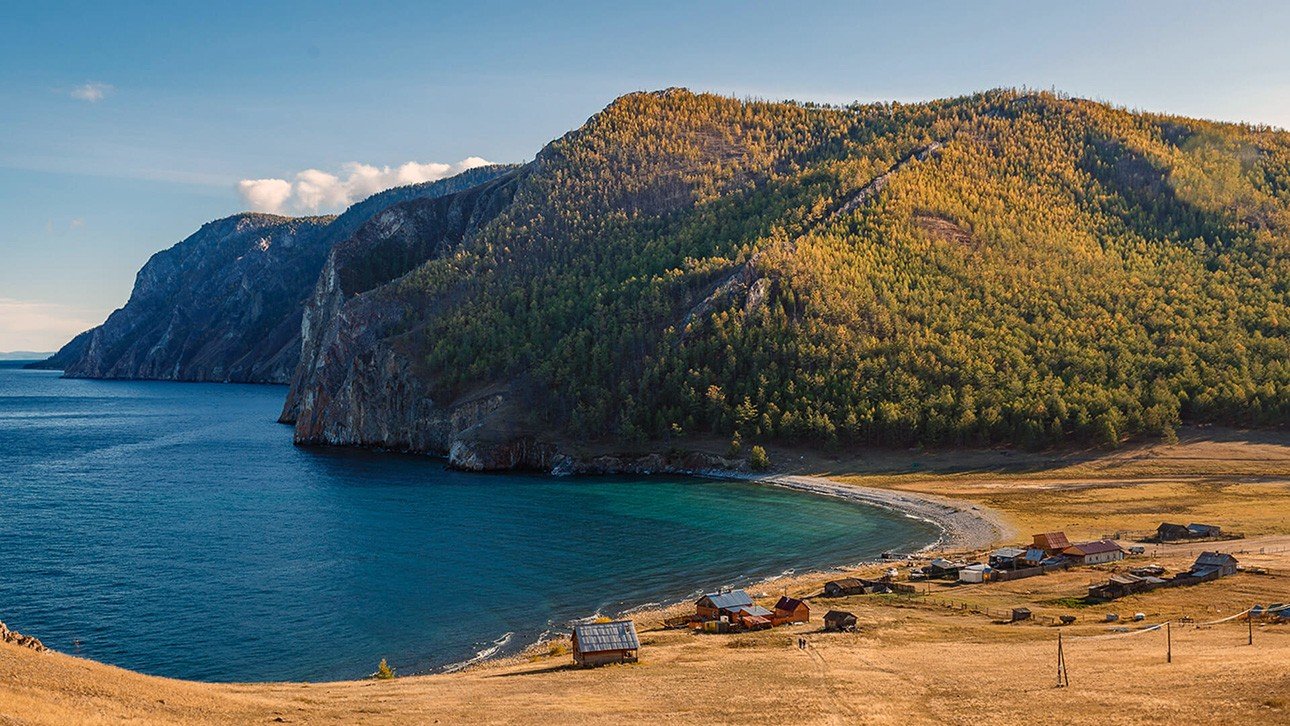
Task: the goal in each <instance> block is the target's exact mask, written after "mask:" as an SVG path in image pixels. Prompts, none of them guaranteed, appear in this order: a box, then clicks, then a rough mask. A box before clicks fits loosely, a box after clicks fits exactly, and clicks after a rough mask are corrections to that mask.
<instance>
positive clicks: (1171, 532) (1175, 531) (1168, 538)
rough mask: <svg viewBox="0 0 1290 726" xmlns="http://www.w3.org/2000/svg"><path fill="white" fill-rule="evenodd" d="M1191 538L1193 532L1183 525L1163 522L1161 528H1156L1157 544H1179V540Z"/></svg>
mask: <svg viewBox="0 0 1290 726" xmlns="http://www.w3.org/2000/svg"><path fill="white" fill-rule="evenodd" d="M1190 538H1191V532H1190V531H1189V530H1188V529H1187V528H1186V527H1184V526H1183V525H1181V524H1171V523H1169V522H1161V523H1160V526H1159V527H1156V541H1157V542H1177V541H1179V540H1184V539H1190Z"/></svg>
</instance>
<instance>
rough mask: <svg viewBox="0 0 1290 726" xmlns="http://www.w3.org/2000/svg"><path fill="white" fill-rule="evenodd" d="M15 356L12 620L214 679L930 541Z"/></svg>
mask: <svg viewBox="0 0 1290 726" xmlns="http://www.w3.org/2000/svg"><path fill="white" fill-rule="evenodd" d="M58 375H59V374H58V373H56V372H48V371H24V370H20V369H19V368H18V367H17V365H15V364H9V363H0V620H3V621H5V622H6V623H7V624H9V626H10V627H12V628H14V629H17V630H19V631H21V632H24V633H29V634H32V635H35V636H37V637H39V638H41V639H42V640H44V642H45V643H46V645H49V646H50V647H53V648H55V649H57V650H61V651H64V652H69V653H78V654H81V655H84V656H87V657H91V658H95V659H97V660H101V661H106V662H108V663H114V664H117V665H121V666H125V667H127V668H132V669H135V670H140V671H143V672H146V673H154V674H159V675H166V676H174V677H180V678H193V679H201V680H213V681H247V680H326V679H338V678H352V677H360V676H363V675H366V674H368V673H370V672H371V671H372V670H374V668H375V665H376V662H377V661H378V660H379V659H380V658H381V657H382V656H384V657H387V658H388V659H389V661H390V663H391V664H392V665H394V666H395V667H396V668H398V669H399V671H400V672H401V673H414V672H428V671H433V670H435V669H437V668H440V667H443V666H445V665H446V664H450V663H454V662H460V661H462V660H464V659H468V658H470V657H472V656H473V655H474V654H476V653H477V652H479V651H481V650H484V649H486V648H488V647H490V646H491V645H493V644H494V642H495V641H498V640H499V639H500V638H501V637H502V636H503V635H505V634H507V633H511V634H513V635H512V636H511V638H510V639H509V640H506V641H505V644H504V645H503V647H502V648H501V652H510V651H514V650H516V649H518V648H520V647H522V646H523V645H525V644H527V643H529V642H532V641H533V640H535V639H537V638H538V637H539V636H540V635H541V634H542V633H543V632H544V631H546V630H548V629H551V628H556V629H558V628H562V627H565V626H567V624H568V623H569V622H570V621H571V620H572V619H575V618H579V617H585V616H587V615H589V614H591V613H593V612H595V611H597V610H600V611H603V612H606V613H612V612H617V611H620V610H622V609H625V608H629V607H634V606H639V605H643V604H647V603H652V602H658V601H662V600H668V599H675V598H678V597H681V596H684V595H686V594H687V593H690V592H695V591H698V590H700V589H706V588H715V587H717V586H719V585H723V584H737V583H742V582H745V581H748V580H750V579H754V578H761V577H765V576H768V575H773V574H778V573H780V572H783V571H785V570H788V569H792V568H797V569H801V568H808V567H816V566H822V565H832V564H839V563H843V562H851V561H858V560H861V559H866V558H869V557H873V556H875V555H876V554H878V553H880V552H882V551H884V550H887V549H908V548H911V547H915V546H919V545H921V544H924V543H926V542H929V541H931V540H932V539H933V538H934V537H935V535H936V533H935V531H934V530H933V529H932V527H931V526H930V525H927V524H925V523H921V522H917V521H914V520H910V519H906V518H904V517H900V516H898V515H895V514H892V513H888V512H885V511H882V510H878V509H871V508H867V507H861V506H858V505H854V504H849V503H846V502H842V501H839V500H834V499H829V498H825V497H815V496H810V495H804V494H800V493H796V492H789V491H785V490H780V489H776V488H773V487H766V486H760V485H753V484H740V483H727V482H713V481H705V480H692V479H685V478H675V477H673V478H648V479H645V478H624V477H613V478H609V477H604V478H600V477H597V478H565V479H558V478H550V477H540V476H517V475H472V474H463V473H458V472H453V471H448V470H447V469H445V468H444V466H443V463H442V462H441V461H439V460H436V459H432V458H427V457H415V456H400V455H392V454H380V453H372V452H362V451H351V450H342V449H302V448H297V447H294V446H292V444H291V430H290V429H289V428H288V427H285V426H282V425H279V424H277V423H274V419H275V418H276V416H277V413H278V410H279V407H280V406H281V403H282V399H283V396H284V395H285V390H286V389H285V388H282V387H278V386H245V385H228V384H192V383H160V382H127V381H79V380H64V379H61V378H59V377H58Z"/></svg>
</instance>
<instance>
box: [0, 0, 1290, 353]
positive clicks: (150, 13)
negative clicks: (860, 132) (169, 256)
mask: <svg viewBox="0 0 1290 726" xmlns="http://www.w3.org/2000/svg"><path fill="white" fill-rule="evenodd" d="M504 5H505V6H506V7H503V8H499V7H497V6H496V5H492V6H489V7H488V8H485V9H478V8H473V7H464V6H461V5H460V4H433V5H431V4H412V3H391V2H384V3H368V4H365V5H363V6H362V7H357V6H355V7H349V8H329V9H328V10H327V11H326V12H319V11H318V10H317V9H316V6H315V5H313V4H308V3H290V2H288V3H276V4H274V6H273V7H272V8H267V9H265V8H261V7H259V5H258V4H250V3H237V4H229V5H225V6H222V7H218V8H217V7H213V6H208V7H199V8H184V9H177V8H171V9H167V10H158V9H156V8H155V7H152V6H149V5H147V4H144V3H122V4H114V5H112V6H110V7H107V6H105V7H93V6H80V5H70V4H62V3H42V4H31V5H21V6H14V7H11V8H8V9H7V10H6V20H7V22H6V23H4V24H3V25H2V26H0V69H3V70H0V108H3V109H4V110H5V112H4V113H0V217H2V218H3V219H4V221H5V224H4V225H2V226H0V252H3V260H4V262H5V264H4V265H0V351H8V350H16V349H17V350H37V351H42V350H53V349H56V348H58V347H59V346H61V345H62V344H63V343H64V342H66V340H67V339H69V338H70V337H71V336H72V335H74V334H75V333H77V332H80V331H81V330H84V329H86V328H89V327H91V326H93V325H96V324H98V323H99V322H101V321H102V320H103V318H104V317H106V315H107V314H108V313H109V312H111V311H112V310H113V309H115V308H116V307H118V306H120V305H121V304H123V303H124V302H125V300H126V298H127V297H128V295H129V291H130V287H131V285H132V284H133V280H134V275H135V272H136V271H137V270H138V269H139V267H140V266H141V265H142V264H143V263H144V262H145V261H146V260H147V258H148V257H149V256H150V255H152V254H153V253H155V252H157V251H159V250H161V249H165V248H166V247H169V246H170V245H172V244H174V243H175V242H177V241H179V240H180V239H182V238H184V237H186V236H188V235H189V234H191V233H192V232H193V231H195V230H196V229H197V228H198V227H199V226H200V225H201V224H202V223H204V222H206V221H208V220H211V219H215V218H219V217H224V216H227V215H229V214H233V213H236V212H238V211H242V210H245V209H249V208H253V209H259V210H262V211H273V212H281V213H289V214H313V213H331V212H337V211H340V210H341V209H343V208H344V206H346V205H347V204H349V203H352V202H354V201H358V200H359V199H361V198H362V197H364V196H366V195H368V194H371V193H374V192H376V191H379V190H380V189H383V188H388V187H389V186H395V185H398V184H405V183H411V182H416V181H424V180H429V179H435V178H441V177H443V176H446V175H448V174H451V173H454V172H455V171H458V170H460V169H464V168H468V167H470V166H472V165H477V164H480V163H484V162H485V161H486V160H487V161H495V162H514V161H523V160H526V159H529V158H532V156H533V154H534V153H536V152H537V150H538V149H540V148H541V146H542V145H543V144H545V143H546V142H548V141H550V140H551V139H553V138H556V137H558V136H560V135H561V134H563V133H565V132H566V131H568V130H570V129H572V128H575V127H576V126H578V125H579V124H580V123H582V121H584V120H585V119H586V118H587V117H588V116H590V115H591V114H593V113H595V112H596V111H598V110H599V109H600V108H602V107H603V106H604V105H605V104H607V103H608V102H609V101H611V100H612V99H613V98H615V97H617V96H619V95H622V94H623V93H626V92H630V91H633V90H642V89H656V88H664V87H668V86H687V87H690V88H692V89H694V90H699V91H713V92H718V93H723V94H731V95H737V96H745V95H748V96H757V97H763V98H770V99H786V98H794V99H798V100H813V101H821V102H831V103H847V102H850V101H855V100H860V101H872V100H890V99H895V100H902V101H916V100H926V99H931V98H939V97H946V96H955V95H961V94H965V93H971V92H974V91H978V90H982V89H986V88H993V87H999V86H1029V87H1035V88H1049V87H1055V88H1058V89H1060V90H1063V91H1066V92H1069V93H1072V94H1075V95H1079V96H1085V97H1090V98H1096V99H1103V100H1107V101H1110V102H1114V103H1117V104H1121V105H1126V106H1129V107H1135V108H1143V109H1150V110H1154V111H1161V112H1168V113H1176V114H1181V115H1188V116H1198V117H1206V118H1215V119H1220V120H1232V121H1248V122H1254V123H1263V124H1271V125H1275V126H1282V127H1290V93H1288V91H1290V88H1288V87H1287V86H1288V85H1290V80H1287V78H1288V77H1287V75H1286V73H1285V71H1286V69H1287V68H1290V47H1288V46H1287V45H1286V44H1285V43H1284V36H1285V31H1286V30H1290V7H1288V6H1285V5H1281V4H1276V3H1267V2H1265V3H1248V4H1243V5H1242V6H1240V7H1220V6H1216V5H1206V4H1200V3H1182V4H1180V3H1162V2H1150V3H1135V4H1133V5H1131V6H1127V7H1121V6H1120V5H1118V4H1112V3H1102V2H1098V3H1086V4H1082V5H1081V6H1079V7H1067V6H1059V5H1053V6H1050V7H1047V8H1039V7H1035V6H1032V5H1027V4H1021V3H989V4H985V5H972V6H969V5H959V4H951V3H929V4H924V5H923V6H921V7H919V8H917V9H911V8H903V7H902V8H894V7H888V6H885V5H883V4H878V3H872V4H853V3H818V4H813V5H812V6H811V7H810V8H806V9H803V8H800V7H797V6H795V5H793V4H790V3H764V4H760V5H758V6H756V7H755V8H752V9H747V8H742V7H740V6H739V5H737V4H733V3H708V4H705V5H704V6H703V7H701V8H693V7H690V6H689V5H688V4H683V3H652V4H649V5H641V6H635V7H625V8H620V7H610V6H602V5H600V4H596V3H585V4H576V5H563V4H562V5H561V6H560V7H558V8H556V7H551V8H542V7H536V6H532V5H528V4H522V3H505V4H504Z"/></svg>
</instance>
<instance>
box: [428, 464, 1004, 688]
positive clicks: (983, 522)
mask: <svg viewBox="0 0 1290 726" xmlns="http://www.w3.org/2000/svg"><path fill="white" fill-rule="evenodd" d="M669 473H674V474H682V475H688V476H695V477H701V478H705V479H717V480H723V481H737V482H745V483H750V484H763V485H766V486H774V487H780V488H783V489H791V490H793V491H796V492H801V493H804V494H814V495H816V496H826V497H834V498H839V499H844V500H846V501H849V502H854V503H856V504H862V505H865V506H870V507H876V508H879V509H884V510H887V511H891V512H896V513H898V514H901V515H903V516H905V517H908V518H910V519H916V520H919V521H922V522H927V523H929V524H932V525H934V526H936V527H937V528H938V529H940V531H941V535H940V537H939V538H937V539H936V540H935V541H933V542H931V543H928V544H926V545H924V546H923V547H921V548H920V549H918V550H917V552H920V553H925V552H949V551H954V552H958V551H975V550H983V549H988V548H989V547H991V546H992V545H994V544H995V543H997V542H999V541H1001V540H1003V539H1006V538H1008V537H1012V536H1015V535H1016V527H1013V526H1012V525H1010V524H1008V523H1007V522H1006V521H1005V520H1004V518H1003V515H1002V514H1001V513H1000V512H998V511H996V510H994V509H991V508H989V507H985V506H982V505H978V504H975V503H973V502H971V501H969V500H966V499H955V498H953V497H945V496H939V495H934V494H922V493H913V492H905V491H896V490H889V489H879V488H877V487H866V486H860V485H856V484H846V483H843V482H838V481H834V480H832V479H829V478H828V477H826V476H818V475H805V474H782V473H781V474H776V473H752V472H738V471H729V470H699V471H684V472H682V471H678V472H669ZM665 475H666V474H665ZM592 476H594V475H592ZM883 562H884V560H882V559H877V560H859V561H855V562H845V563H833V564H823V565H817V566H815V567H813V568H811V569H809V570H805V571H802V572H797V571H791V572H782V573H779V574H777V575H771V576H769V577H764V578H760V579H754V580H750V581H749V582H748V583H747V584H746V585H743V587H744V588H745V589H754V588H755V589H773V588H774V586H775V585H778V584H787V583H789V582H792V581H794V580H796V579H799V578H801V577H807V576H810V575H818V574H827V573H830V572H846V571H850V570H855V569H860V568H863V567H866V566H874V565H879V564H882V563H883ZM692 595H693V592H691V593H688V594H686V595H678V596H677V597H675V598H664V599H663V600H662V601H660V602H655V603H644V604H642V605H636V606H633V607H630V608H627V609H625V610H621V611H617V612H615V613H614V615H613V617H614V619H616V620H617V619H623V618H630V619H637V618H641V619H648V618H655V617H661V616H663V615H664V614H665V613H667V612H668V611H670V610H673V609H675V608H677V607H680V606H682V605H685V604H687V603H688V602H689V598H690V597H691V596H692ZM601 615H603V613H602V612H601V611H600V610H597V611H596V612H593V613H591V614H590V615H587V616H585V617H583V618H578V619H575V620H573V621H571V622H583V621H590V620H592V619H594V618H597V617H599V616H601ZM508 635H509V634H508ZM550 635H554V634H553V633H551V632H550V630H548V631H547V632H546V633H544V634H543V635H542V636H540V637H539V638H538V639H537V640H535V641H533V642H531V643H528V644H527V645H524V646H523V647H521V648H520V649H519V650H518V651H516V652H514V653H507V654H502V653H493V654H491V655H488V656H484V657H480V654H476V656H475V657H473V658H471V659H468V660H466V661H462V662H459V663H451V664H449V665H447V666H444V667H442V668H439V669H437V670H435V671H433V672H431V673H424V674H416V675H441V674H448V673H461V672H463V671H467V670H474V669H476V668H479V667H482V666H488V665H495V664H499V663H505V662H507V661H510V660H513V659H522V658H526V657H528V656H530V655H532V654H534V653H535V652H539V651H540V650H541V648H542V646H544V645H546V644H547V643H549V642H552V641H553V640H555V638H552V637H548V636H550ZM560 635H561V636H563V635H564V634H563V633H561V634H560ZM503 637H505V636H503Z"/></svg>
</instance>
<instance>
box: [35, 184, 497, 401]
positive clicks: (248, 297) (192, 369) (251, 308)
mask: <svg viewBox="0 0 1290 726" xmlns="http://www.w3.org/2000/svg"><path fill="white" fill-rule="evenodd" d="M511 168H512V167H508V166H488V167H480V168H477V169H472V170H470V171H467V172H464V173H462V174H459V175H457V176H455V177H451V178H449V179H443V180H440V181H436V182H428V183H425V184H415V185H411V186H406V187H399V188H396V189H390V190H387V191H384V192H381V193H379V194H376V195H373V196H372V197H370V198H368V199H366V200H364V201H362V202H359V203H358V204H355V205H354V206H353V207H350V209H348V210H347V211H346V212H345V213H344V214H342V215H340V216H339V217H305V218H290V217H280V216H276V215H269V214H253V213H247V214H239V215H235V216H232V217H228V218H226V219H220V220H216V221H214V222H210V223H208V224H205V225H203V226H202V228H201V229H199V230H198V231H197V232H196V233H195V234H193V235H192V236H190V237H188V238H187V239H185V240H184V241H182V242H180V243H179V244H176V245H175V246H174V247H171V248H170V249H167V250H164V251H162V252H158V253H157V254H155V255H153V256H152V258H151V259H149V260H148V262H147V264H145V265H144V266H143V268H142V269H141V270H140V271H139V274H138V275H137V277H136V279H135V285H134V290H133V291H132V292H131V295H130V299H129V301H128V302H127V303H126V304H125V305H124V306H123V307H122V308H121V309H119V310H117V311H116V312H114V313H112V315H111V316H109V317H108V319H107V320H106V321H105V322H104V323H103V324H102V325H100V326H98V327H96V328H94V329H92V330H89V331H86V332H85V333H82V334H81V335H79V336H77V337H76V338H75V339H73V340H72V341H71V342H69V343H68V344H67V345H66V346H64V347H63V349H62V350H60V351H59V352H58V353H56V354H55V355H54V356H52V357H50V358H49V359H48V360H46V361H42V362H40V363H36V364H33V365H32V366H30V367H32V368H49V369H61V370H63V371H65V375H66V376H68V377H70V378H135V379H161V380H176V381H230V382H240V383H287V382H289V381H290V380H291V377H292V375H293V374H294V373H295V371H296V368H297V366H298V363H299V360H300V350H301V330H302V327H301V322H302V312H303V309H304V306H305V302H306V300H307V299H308V298H309V297H310V294H311V292H313V291H314V289H315V285H316V283H317V281H318V277H319V273H320V271H321V270H322V267H323V263H324V262H325V261H326V259H327V256H328V253H329V252H330V251H331V249H332V248H333V247H334V246H335V245H336V244H337V243H340V242H343V241H345V240H347V239H349V238H350V237H351V236H352V235H353V234H354V233H355V232H356V231H357V230H358V229H359V228H360V227H361V226H362V225H363V224H365V223H366V222H367V221H369V220H370V219H371V218H372V217H373V216H375V215H376V214H378V213H379V212H381V210H383V209H386V208H388V207H390V206H392V205H395V204H398V203H400V202H404V201H408V200H412V199H426V198H435V197H439V196H443V195H445V194H451V193H454V192H458V191H461V190H463V189H467V188H469V187H471V186H475V185H477V184H480V183H483V182H486V181H488V180H490V179H493V178H495V177H497V176H498V175H500V174H504V173H506V172H507V171H509V170H510V169H511Z"/></svg>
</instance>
